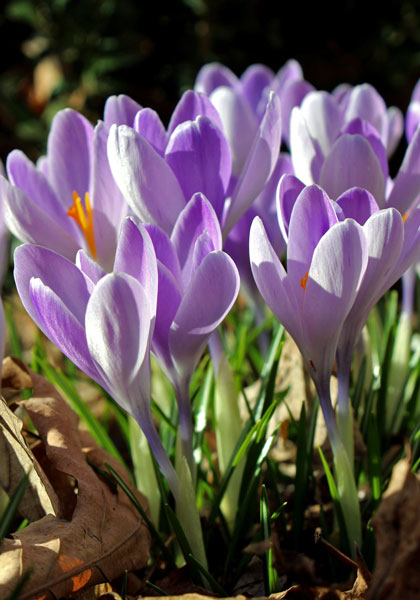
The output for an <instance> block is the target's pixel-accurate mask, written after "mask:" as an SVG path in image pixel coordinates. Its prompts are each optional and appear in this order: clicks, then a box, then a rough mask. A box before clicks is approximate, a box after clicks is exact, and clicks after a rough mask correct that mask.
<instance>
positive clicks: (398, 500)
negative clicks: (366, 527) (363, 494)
mask: <svg viewBox="0 0 420 600" xmlns="http://www.w3.org/2000/svg"><path fill="white" fill-rule="evenodd" d="M419 505H420V477H419V476H418V475H415V474H414V473H412V472H411V470H410V463H409V460H408V459H403V460H401V461H399V462H398V463H397V464H396V465H395V467H394V469H393V471H392V476H391V481H390V483H389V486H388V489H387V491H386V493H385V494H384V499H383V500H382V503H381V505H380V507H379V509H378V512H377V513H376V515H375V516H374V518H373V521H372V523H373V527H374V530H375V534H376V548H377V552H376V567H375V570H374V572H373V577H372V583H371V586H370V589H369V593H368V595H367V598H368V599H369V600H385V599H386V600H402V599H404V600H418V598H419V595H420V593H419V586H420V567H419V565H420V519H419Z"/></svg>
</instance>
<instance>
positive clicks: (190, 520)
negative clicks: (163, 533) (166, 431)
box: [176, 437, 207, 569]
mask: <svg viewBox="0 0 420 600" xmlns="http://www.w3.org/2000/svg"><path fill="white" fill-rule="evenodd" d="M182 452H183V451H182V450H181V448H180V443H179V437H178V440H177V445H176V471H177V474H178V477H179V481H180V484H181V485H180V494H179V500H178V501H177V503H176V514H177V517H178V520H179V522H180V525H181V527H182V529H183V531H184V534H185V536H186V538H187V540H188V543H189V544H190V547H191V550H192V553H193V555H194V556H195V558H197V560H198V561H199V562H200V563H201V564H202V565H203V566H204V567H205V568H206V569H207V558H206V551H205V548H204V541H203V531H202V529H201V522H200V515H199V513H198V509H197V505H196V502H195V486H194V484H193V480H192V477H191V471H190V468H189V465H188V461H187V460H186V458H185V456H182V454H181V453H182Z"/></svg>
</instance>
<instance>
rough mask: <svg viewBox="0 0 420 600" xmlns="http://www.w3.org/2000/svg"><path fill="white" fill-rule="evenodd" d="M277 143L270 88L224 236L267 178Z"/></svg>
mask: <svg viewBox="0 0 420 600" xmlns="http://www.w3.org/2000/svg"><path fill="white" fill-rule="evenodd" d="M280 143H281V108H280V101H279V99H278V96H277V95H276V94H275V93H274V92H270V96H269V100H268V103H267V107H266V111H265V114H264V117H263V119H262V121H261V124H260V126H259V129H258V132H257V135H256V136H255V139H254V142H253V144H252V148H251V150H250V153H249V156H248V160H247V162H246V165H245V167H244V168H243V170H242V173H241V175H240V177H239V179H238V182H237V184H236V186H235V189H234V192H233V194H232V200H231V203H230V206H229V210H228V213H227V215H226V217H225V222H224V224H223V235H224V237H225V238H226V236H227V234H228V233H229V231H230V230H231V229H232V227H233V225H234V224H235V223H237V221H239V219H240V218H241V217H242V215H243V214H244V213H245V212H246V211H247V209H248V208H249V206H250V205H251V204H252V202H253V201H254V200H255V198H256V197H257V196H258V194H259V193H260V192H261V191H262V189H263V187H264V185H265V184H266V183H267V181H268V179H269V178H270V176H271V173H272V172H273V170H274V167H275V166H276V163H277V159H278V156H279V151H280Z"/></svg>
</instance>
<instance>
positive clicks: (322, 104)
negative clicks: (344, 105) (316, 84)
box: [300, 91, 342, 156]
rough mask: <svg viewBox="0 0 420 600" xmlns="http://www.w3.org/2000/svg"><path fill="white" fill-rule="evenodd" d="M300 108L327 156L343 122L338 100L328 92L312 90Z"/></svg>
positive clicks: (315, 138) (308, 126) (312, 133)
mask: <svg viewBox="0 0 420 600" xmlns="http://www.w3.org/2000/svg"><path fill="white" fill-rule="evenodd" d="M300 110H301V115H302V117H303V119H304V121H305V123H306V127H307V129H308V132H309V135H310V136H311V138H312V139H313V140H316V143H317V144H318V147H319V148H320V150H321V152H322V153H323V155H324V156H327V154H328V153H329V152H330V150H331V147H332V145H333V143H334V142H335V140H336V138H337V135H338V133H339V131H340V129H341V123H342V117H341V111H340V109H339V107H338V105H337V102H336V100H335V99H334V98H333V97H332V96H331V95H330V94H327V92H318V91H315V92H310V93H309V94H308V95H307V96H305V98H304V100H303V102H302V104H301V107H300Z"/></svg>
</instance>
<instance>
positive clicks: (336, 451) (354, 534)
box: [317, 379, 362, 548]
mask: <svg viewBox="0 0 420 600" xmlns="http://www.w3.org/2000/svg"><path fill="white" fill-rule="evenodd" d="M317 392H318V397H319V400H320V404H321V408H322V412H323V415H324V419H325V424H326V426H327V432H328V437H329V440H330V444H331V448H332V452H333V459H334V472H335V480H336V485H337V492H338V496H339V500H340V506H341V509H342V511H343V517H344V522H345V525H346V530H347V538H348V540H349V543H350V548H353V547H354V542H357V543H358V545H359V546H360V545H361V541H362V527H361V517H360V506H359V498H358V495H357V488H356V482H355V480H354V472H353V465H352V464H350V461H349V457H348V454H347V451H346V449H345V448H344V444H343V442H342V440H341V435H340V432H339V430H338V426H337V421H336V418H335V414H334V409H333V407H332V403H331V395H330V382H329V379H328V381H325V382H319V381H318V382H317Z"/></svg>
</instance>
